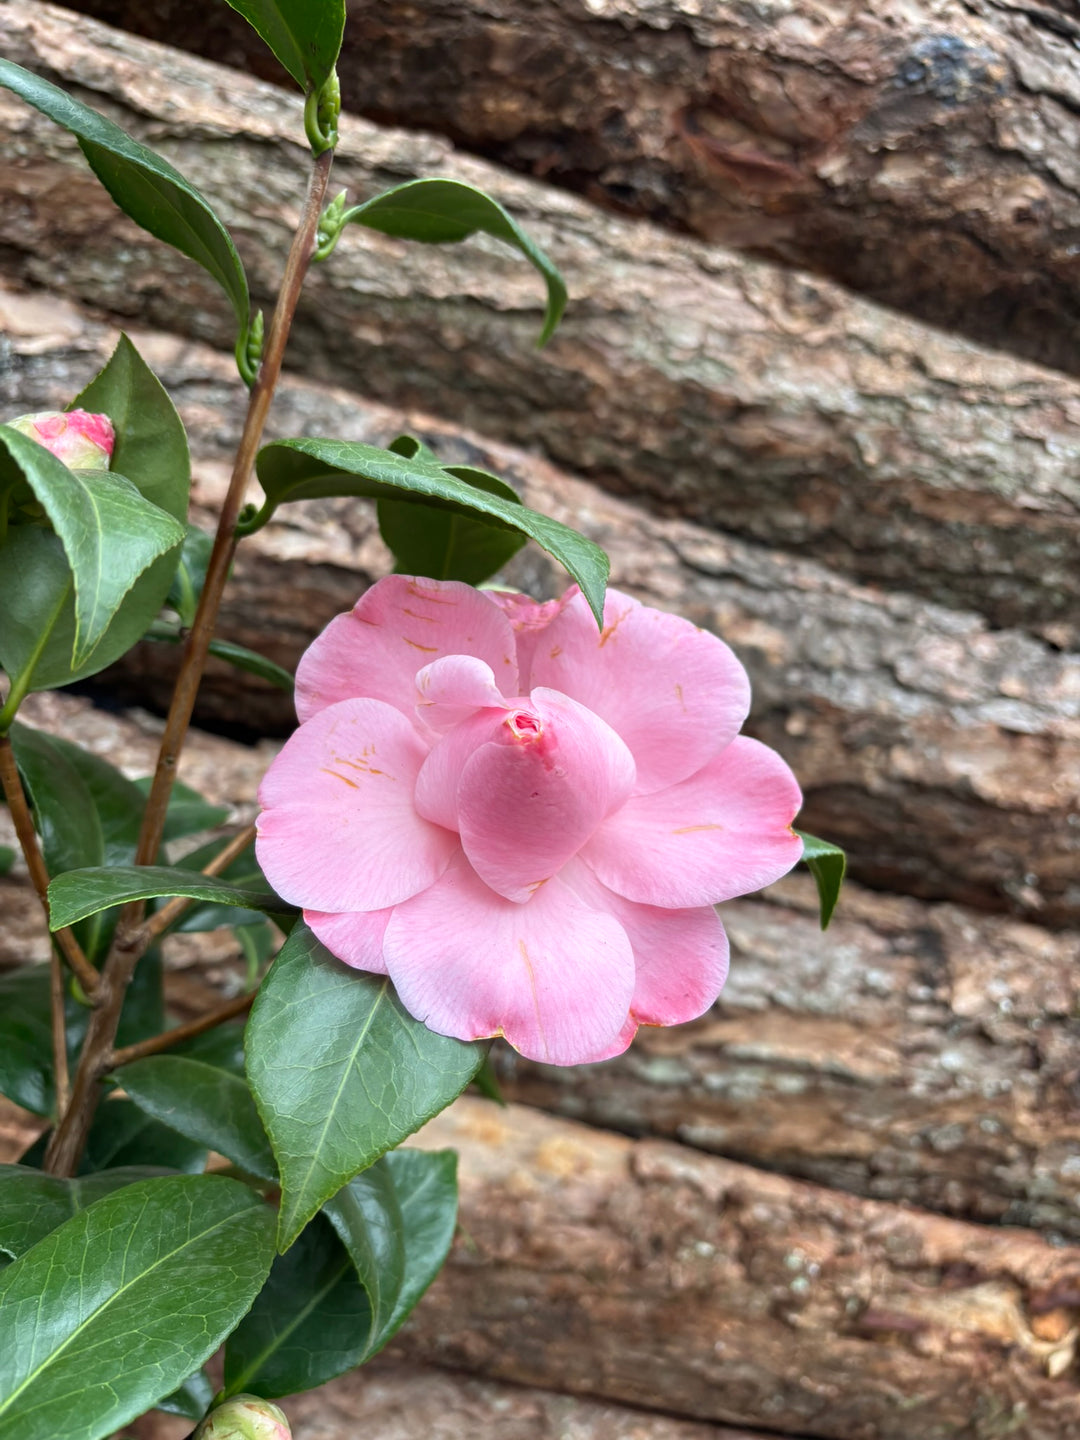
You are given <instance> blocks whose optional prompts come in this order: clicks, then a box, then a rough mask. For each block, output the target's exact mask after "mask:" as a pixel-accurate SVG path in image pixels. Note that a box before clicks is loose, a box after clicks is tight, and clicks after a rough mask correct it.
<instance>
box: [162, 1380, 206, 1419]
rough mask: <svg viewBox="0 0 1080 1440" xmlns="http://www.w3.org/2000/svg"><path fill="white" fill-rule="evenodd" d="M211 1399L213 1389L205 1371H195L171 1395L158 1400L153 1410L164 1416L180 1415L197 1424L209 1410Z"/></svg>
mask: <svg viewBox="0 0 1080 1440" xmlns="http://www.w3.org/2000/svg"><path fill="white" fill-rule="evenodd" d="M213 1398H214V1387H213V1385H211V1384H210V1380H209V1377H208V1376H207V1374H206V1371H205V1370H196V1371H195V1373H194V1375H189V1376H188V1378H187V1379H186V1380H185V1381H184V1382H183V1384H181V1385H178V1386H177V1387H176V1389H175V1390H174V1391H173V1392H172V1394H171V1395H166V1396H165V1398H164V1400H159V1401H158V1402H157V1404H156V1405H155V1407H154V1408H155V1409H156V1410H164V1412H165V1413H166V1415H180V1416H182V1417H183V1418H184V1419H185V1420H192V1421H194V1422H196V1423H198V1421H200V1420H201V1419H202V1418H203V1416H204V1415H205V1414H206V1412H207V1411H208V1410H209V1409H210V1404H211V1402H212V1400H213Z"/></svg>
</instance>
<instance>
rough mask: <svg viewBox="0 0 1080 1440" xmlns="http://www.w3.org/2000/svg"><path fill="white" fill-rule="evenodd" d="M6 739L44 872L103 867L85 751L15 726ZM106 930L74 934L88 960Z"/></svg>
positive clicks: (96, 926)
mask: <svg viewBox="0 0 1080 1440" xmlns="http://www.w3.org/2000/svg"><path fill="white" fill-rule="evenodd" d="M10 738H11V745H12V749H13V750H14V752H15V760H16V762H17V764H18V767H19V773H20V775H21V776H22V781H23V786H24V788H25V790H26V793H27V796H28V798H29V800H30V804H31V808H32V811H33V816H34V825H35V828H36V830H37V832H38V835H39V837H40V840H41V849H42V854H43V855H44V857H45V865H46V868H47V869H48V871H49V873H50V874H51V875H58V874H60V873H61V872H62V871H64V870H73V869H77V868H78V867H80V866H83V865H103V864H105V863H106V845H105V829H104V826H103V824H102V817H101V816H100V815H99V813H98V806H97V803H96V800H95V793H94V791H93V790H92V789H91V784H90V783H88V781H89V780H90V779H91V777H90V776H89V774H88V771H89V767H88V766H87V767H84V766H83V764H82V763H81V757H82V756H83V755H84V754H85V752H81V751H79V750H78V747H77V746H73V745H69V744H67V743H65V742H63V741H61V740H60V738H59V737H58V736H55V735H50V734H48V732H47V731H44V730H31V729H30V728H29V727H28V726H25V725H20V724H15V725H13V726H12V728H11V732H10ZM100 764H101V765H102V766H105V765H106V762H105V761H101V762H100ZM109 768H111V767H109ZM119 778H120V780H121V781H122V780H123V777H122V776H121V777H119ZM106 929H107V925H106V921H105V918H104V917H102V919H101V920H96V919H95V920H92V921H90V922H88V923H87V924H85V925H80V926H79V927H78V929H77V930H76V939H77V940H78V942H79V944H80V945H81V946H82V947H83V950H84V952H85V953H86V955H87V957H88V958H89V959H91V960H96V959H97V958H98V957H99V954H100V948H101V944H102V942H103V941H104V939H105V935H106Z"/></svg>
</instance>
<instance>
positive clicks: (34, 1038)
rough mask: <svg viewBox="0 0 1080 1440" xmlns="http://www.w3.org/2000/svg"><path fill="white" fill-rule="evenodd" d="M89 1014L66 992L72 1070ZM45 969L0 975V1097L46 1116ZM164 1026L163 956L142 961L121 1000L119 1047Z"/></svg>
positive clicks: (49, 1081)
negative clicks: (5, 1097) (122, 1000)
mask: <svg viewBox="0 0 1080 1440" xmlns="http://www.w3.org/2000/svg"><path fill="white" fill-rule="evenodd" d="M89 1013H90V1012H89V1010H88V1009H87V1007H86V1006H85V1005H81V1004H79V1002H78V1001H77V1000H76V999H74V997H73V996H72V995H71V993H70V991H69V993H68V994H67V995H66V997H65V1003H64V1014H65V1022H66V1023H65V1027H64V1028H65V1032H66V1035H67V1043H68V1056H69V1060H70V1063H71V1065H72V1068H74V1063H75V1060H76V1058H77V1055H78V1048H79V1046H80V1045H81V1044H82V1041H83V1038H84V1036H85V1034H86V1026H87V1021H88V1018H89ZM50 1015H51V1006H50V1000H49V967H48V965H19V966H17V967H16V968H15V969H12V970H5V971H0V1095H6V1096H7V1097H8V1099H9V1100H13V1101H14V1102H15V1104H17V1105H21V1106H22V1107H23V1109H25V1110H30V1111H32V1112H33V1114H35V1115H41V1116H45V1117H48V1116H50V1115H51V1114H52V1110H53V1106H54V1103H55V1095H54V1092H53V1048H52V1027H51V1022H50ZM163 1025H164V1013H163V1004H162V989H161V957H160V955H158V954H157V953H156V952H154V951H151V952H149V953H148V954H147V955H146V956H144V957H143V960H142V962H141V963H140V965H139V968H138V969H137V970H136V972H135V978H134V979H133V981H132V983H131V985H130V986H129V987H128V992H127V994H126V996H125V997H124V1008H123V1010H122V1012H121V1015H120V1026H119V1029H118V1031H117V1039H118V1042H119V1043H120V1044H121V1045H128V1044H131V1043H132V1042H133V1041H135V1040H141V1039H143V1038H144V1037H145V1036H146V1035H149V1034H156V1033H157V1031H159V1030H161V1029H162V1028H163Z"/></svg>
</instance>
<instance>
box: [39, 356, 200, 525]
mask: <svg viewBox="0 0 1080 1440" xmlns="http://www.w3.org/2000/svg"><path fill="white" fill-rule="evenodd" d="M68 409H69V410H89V411H90V412H91V413H92V414H99V415H108V417H109V419H110V420H111V421H112V423H113V430H114V431H115V434H116V445H115V448H114V449H113V454H112V460H111V462H110V465H109V468H110V470H115V471H117V472H118V473H119V474H121V475H127V476H129V477H130V479H131V483H132V484H133V485H134V486H135V487H136V488H137V489H138V491H139V493H140V495H142V497H143V498H144V499H145V500H149V501H150V502H151V504H153V505H156V506H158V508H159V509H161V510H164V511H165V513H166V514H167V515H171V516H172V517H173V519H174V520H179V521H180V522H181V523H183V522H184V521H185V520H186V519H187V511H188V494H189V492H190V489H191V457H190V455H189V454H188V443H187V436H186V435H185V434H184V426H183V424H182V422H181V420H180V416H179V415H178V414H177V413H176V407H175V406H174V405H173V403H172V401H171V400H170V399H169V397H168V395H167V394H166V392H165V387H164V386H163V385H162V383H161V381H160V380H159V379H158V378H157V376H156V375H155V374H154V372H153V371H152V370H151V369H150V367H149V365H147V363H146V361H145V360H144V359H143V358H142V356H141V355H140V354H139V352H138V350H136V348H135V346H134V345H133V344H132V343H131V341H130V340H129V339H128V337H127V336H126V335H121V336H120V339H119V340H118V341H117V344H116V349H115V350H114V351H113V353H112V355H111V356H110V358H109V360H108V363H107V364H106V365H105V367H104V369H102V370H101V371H100V372H99V373H98V374H97V375H95V377H94V378H93V380H91V381H90V384H89V385H87V386H86V388H85V389H84V390H82V391H81V392H80V393H79V394H78V395H76V397H75V399H74V400H73V401H72V402H71V404H70V405H69V406H68ZM185 547H186V542H185Z"/></svg>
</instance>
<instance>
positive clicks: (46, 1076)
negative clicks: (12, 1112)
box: [0, 965, 87, 1116]
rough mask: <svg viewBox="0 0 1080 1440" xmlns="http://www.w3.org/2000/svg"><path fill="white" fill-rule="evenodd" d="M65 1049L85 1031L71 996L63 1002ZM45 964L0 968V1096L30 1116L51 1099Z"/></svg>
mask: <svg viewBox="0 0 1080 1440" xmlns="http://www.w3.org/2000/svg"><path fill="white" fill-rule="evenodd" d="M65 1012H66V1018H67V1039H68V1049H69V1051H72V1050H73V1049H74V1047H75V1046H76V1045H77V1044H78V1043H79V1042H80V1041H81V1040H82V1037H83V1036H84V1035H85V1034H86V1020H87V1011H86V1010H85V1009H84V1008H83V1007H82V1006H80V1005H78V1004H77V1003H76V1002H75V1001H74V1000H72V999H71V998H70V997H69V998H68V1000H67V1003H66V1006H65ZM50 1013H51V1012H50V1005H49V967H48V965H19V966H17V967H16V968H15V969H13V970H4V971H0V1095H6V1096H7V1098H8V1099H9V1100H12V1101H14V1103H15V1104H16V1105H21V1106H22V1107H23V1109H24V1110H29V1111H31V1112H32V1113H33V1114H34V1115H42V1116H48V1115H50V1114H51V1112H52V1109H53V1105H54V1104H55V1093H54V1090H53V1051H52V1028H51V1024H50V1019H49V1017H50Z"/></svg>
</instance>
